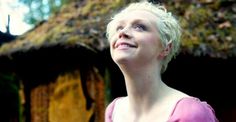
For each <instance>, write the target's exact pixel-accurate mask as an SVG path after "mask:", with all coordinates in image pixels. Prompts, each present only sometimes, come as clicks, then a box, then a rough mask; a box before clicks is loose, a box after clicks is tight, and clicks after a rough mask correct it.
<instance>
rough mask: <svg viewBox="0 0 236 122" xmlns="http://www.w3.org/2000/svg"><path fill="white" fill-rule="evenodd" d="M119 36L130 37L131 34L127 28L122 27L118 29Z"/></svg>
mask: <svg viewBox="0 0 236 122" xmlns="http://www.w3.org/2000/svg"><path fill="white" fill-rule="evenodd" d="M119 38H125V39H130V38H131V35H130V34H129V33H128V29H127V28H123V29H122V30H120V32H119Z"/></svg>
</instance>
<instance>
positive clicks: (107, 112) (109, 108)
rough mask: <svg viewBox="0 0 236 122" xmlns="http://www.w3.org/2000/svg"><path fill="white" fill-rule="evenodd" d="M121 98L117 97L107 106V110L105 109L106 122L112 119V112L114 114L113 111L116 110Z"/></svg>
mask: <svg viewBox="0 0 236 122" xmlns="http://www.w3.org/2000/svg"><path fill="white" fill-rule="evenodd" d="M118 99H119V97H118V98H116V99H114V100H113V101H112V102H111V103H110V104H109V105H108V106H107V107H106V110H105V122H111V121H112V114H113V111H114V108H115V103H116V101H117V100H118Z"/></svg>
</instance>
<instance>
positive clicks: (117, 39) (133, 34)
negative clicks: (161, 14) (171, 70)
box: [109, 10, 163, 65]
mask: <svg viewBox="0 0 236 122" xmlns="http://www.w3.org/2000/svg"><path fill="white" fill-rule="evenodd" d="M157 20H158V18H157V17H156V16H155V15H154V14H152V13H151V12H148V11H144V10H134V11H131V12H129V13H127V14H125V15H124V16H123V17H121V18H119V20H113V21H114V23H113V27H112V29H114V30H112V31H113V32H114V33H113V34H112V35H111V38H110V39H109V41H110V52H111V56H112V59H113V60H114V61H115V62H116V63H117V64H123V63H125V62H132V64H137V65H143V64H145V63H152V62H157V60H158V56H159V55H160V53H161V51H162V50H163V48H162V44H161V42H160V39H159V36H158V35H159V34H158V30H157V28H156V21H157Z"/></svg>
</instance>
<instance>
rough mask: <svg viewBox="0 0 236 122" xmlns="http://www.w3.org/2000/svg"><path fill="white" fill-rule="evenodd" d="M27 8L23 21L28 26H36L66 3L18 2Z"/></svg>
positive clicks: (61, 0)
mask: <svg viewBox="0 0 236 122" xmlns="http://www.w3.org/2000/svg"><path fill="white" fill-rule="evenodd" d="M19 1H20V2H22V3H24V4H25V5H27V6H28V8H29V11H28V13H27V14H26V15H25V21H26V22H27V23H29V24H36V23H38V22H40V21H42V20H47V19H48V17H49V16H50V15H51V14H52V13H55V12H56V11H58V10H59V9H60V7H61V6H62V5H64V4H66V3H67V2H68V0H67V2H66V0H19Z"/></svg>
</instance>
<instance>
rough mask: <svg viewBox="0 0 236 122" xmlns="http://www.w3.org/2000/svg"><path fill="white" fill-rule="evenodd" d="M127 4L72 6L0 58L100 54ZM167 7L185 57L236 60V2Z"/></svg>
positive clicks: (2, 50) (5, 48)
mask: <svg viewBox="0 0 236 122" xmlns="http://www.w3.org/2000/svg"><path fill="white" fill-rule="evenodd" d="M131 1H132V0H131ZM126 2H127V1H126ZM126 2H125V0H116V1H112V0H106V1H102V0H101V1H99V0H98V1H92V0H85V1H84V2H77V3H72V4H69V5H67V6H65V7H63V8H62V9H61V10H60V11H59V12H58V13H56V14H54V15H53V16H51V17H50V18H49V20H48V21H45V22H41V23H39V24H38V25H37V26H36V27H35V28H34V29H33V30H31V31H29V32H27V33H26V34H25V35H23V36H21V37H19V38H18V39H17V40H16V41H14V42H11V43H7V44H4V45H2V46H1V47H0V56H9V55H11V54H13V53H15V52H19V51H20V52H27V51H28V50H32V49H36V50H37V49H40V48H41V47H51V46H55V45H63V46H65V47H68V46H80V47H84V48H86V49H89V50H91V51H101V50H103V49H104V48H108V43H107V39H106V38H105V28H106V24H107V22H108V20H109V17H110V15H111V14H112V13H114V12H115V11H116V10H118V9H117V8H120V7H121V6H123V5H124V4H125V3H126ZM164 4H166V6H167V8H168V9H169V10H170V11H172V12H173V13H174V14H175V15H177V17H178V19H179V20H180V23H181V26H182V27H183V39H182V52H183V53H190V54H193V55H195V56H201V55H209V56H211V57H221V58H225V57H229V56H236V21H235V20H236V9H235V8H236V7H235V6H236V2H235V1H230V0H229V1H225V0H208V1H205V0H201V1H199V2H197V1H191V2H186V1H184V0H176V1H170V2H169V1H168V2H164Z"/></svg>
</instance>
